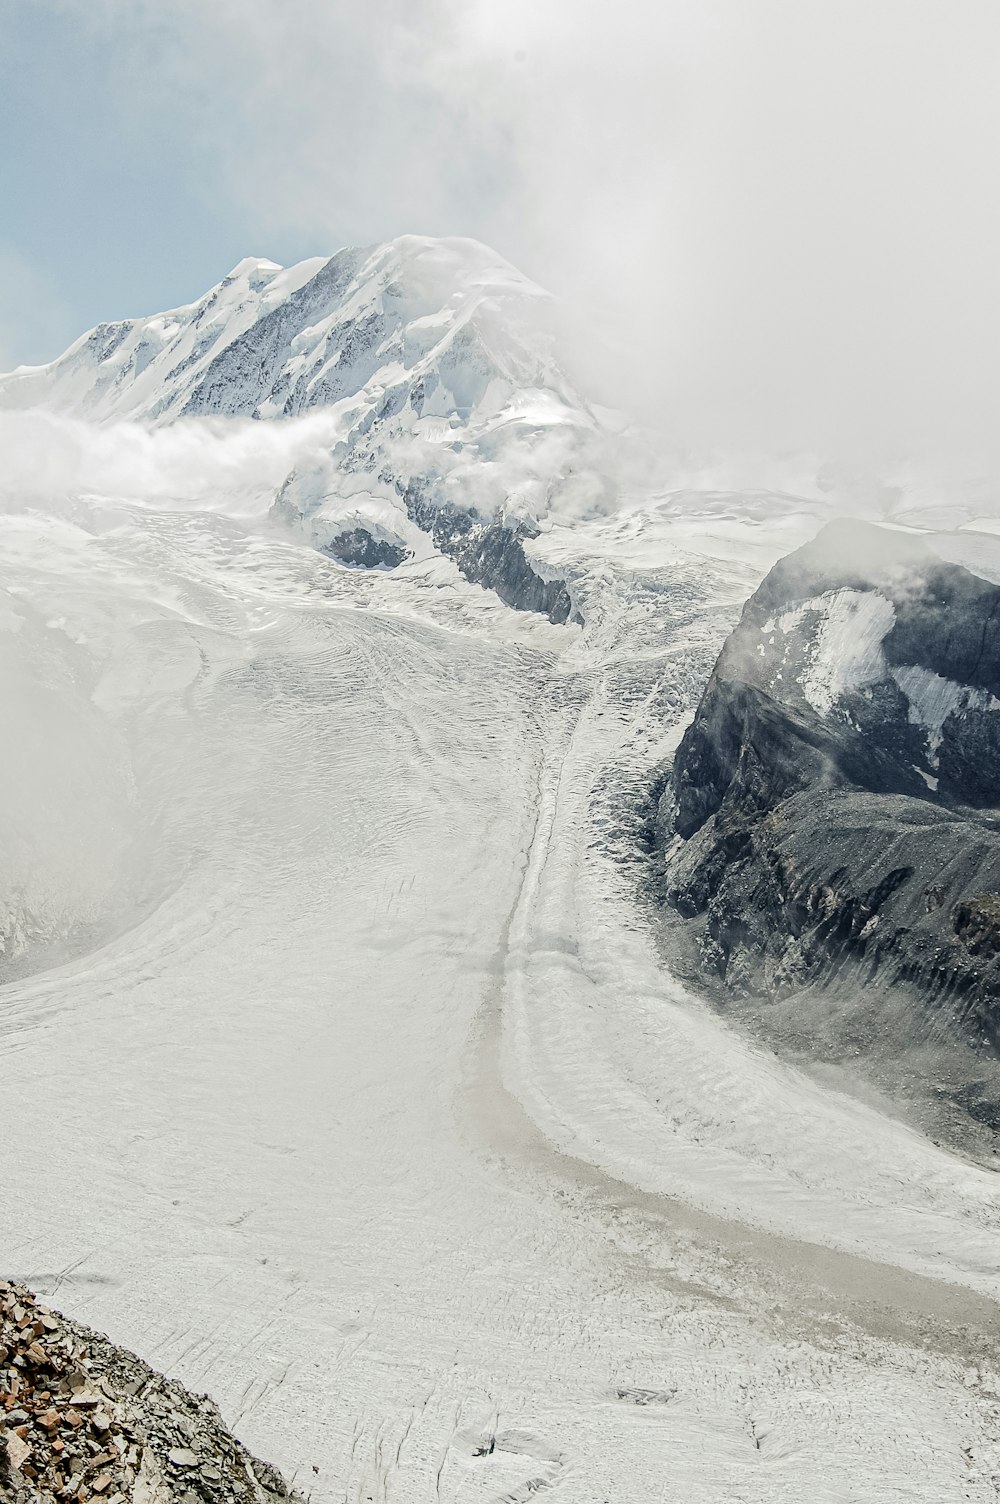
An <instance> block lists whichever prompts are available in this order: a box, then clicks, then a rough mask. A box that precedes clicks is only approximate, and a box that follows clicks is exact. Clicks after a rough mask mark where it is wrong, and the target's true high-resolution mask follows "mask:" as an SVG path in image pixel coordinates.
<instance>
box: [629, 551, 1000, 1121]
mask: <svg viewBox="0 0 1000 1504" xmlns="http://www.w3.org/2000/svg"><path fill="white" fill-rule="evenodd" d="M658 831H659V833H660V838H661V852H662V856H663V863H662V868H661V876H660V879H659V881H660V887H661V892H662V894H663V897H664V898H665V899H666V900H667V901H668V903H669V905H670V908H671V909H672V910H673V911H674V912H675V913H676V914H679V915H680V916H682V917H683V918H684V919H685V920H686V921H687V924H686V926H685V927H684V928H686V929H687V930H688V933H689V934H691V935H692V937H693V938H694V939H695V940H696V941H697V947H696V951H697V956H698V959H699V961H700V964H701V966H702V968H703V969H704V971H706V972H707V973H708V974H709V975H715V976H717V977H718V978H719V979H720V980H721V982H722V983H723V984H724V989H725V991H724V994H723V996H724V997H725V998H726V999H727V1006H728V1007H729V1008H731V1009H733V1010H735V1011H737V1012H739V1011H743V1012H745V1013H748V1014H751V1015H752V1016H753V1018H754V1020H755V1022H756V1023H757V1024H759V1025H760V1026H761V1027H762V1028H763V1030H764V1032H765V1033H766V1034H767V1035H768V1036H769V1037H770V1038H772V1039H777V1040H783V1041H785V1042H786V1043H788V1044H790V1045H791V1046H793V1047H797V1048H800V1049H802V1050H803V1051H804V1052H807V1053H809V1054H810V1055H814V1054H815V1053H816V1052H817V1051H818V1052H819V1053H820V1054H821V1055H823V1056H824V1057H825V1058H826V1059H827V1060H830V1061H837V1062H844V1061H847V1060H849V1061H850V1062H851V1063H852V1066H853V1065H857V1064H859V1063H860V1064H861V1065H862V1067H863V1068H865V1069H870V1070H872V1071H873V1072H874V1074H875V1076H876V1077H877V1078H878V1079H879V1080H880V1081H881V1082H882V1083H883V1084H889V1083H891V1084H892V1085H893V1087H894V1088H898V1087H899V1086H900V1085H902V1086H903V1088H904V1089H909V1087H912V1089H913V1091H914V1092H915V1093H916V1094H918V1095H919V1094H920V1093H921V1092H922V1091H923V1090H924V1089H925V1088H926V1086H927V1085H928V1084H930V1086H931V1089H932V1091H933V1093H934V1094H935V1095H936V1097H937V1098H938V1099H939V1100H941V1101H944V1102H947V1103H949V1104H952V1105H954V1106H957V1107H959V1108H961V1109H963V1110H964V1111H965V1112H966V1113H968V1114H969V1115H971V1117H972V1118H973V1119H976V1120H978V1121H979V1122H981V1123H982V1124H984V1125H987V1126H988V1127H989V1128H991V1129H997V1128H1000V1067H998V1054H1000V589H998V588H997V587H996V586H995V585H992V584H989V583H987V582H986V581H984V580H981V579H978V578H977V577H976V576H975V575H973V574H971V573H970V572H969V571H968V570H966V569H964V568H961V567H959V566H956V565H953V564H949V563H946V562H944V561H943V560H942V559H940V558H938V557H937V555H935V554H934V553H933V552H932V550H931V549H930V548H929V547H928V546H927V545H926V544H924V543H923V542H921V541H920V540H918V539H916V538H915V537H913V536H911V535H907V534H903V533H899V532H892V531H889V530H885V529H880V528H876V527H871V526H868V525H865V524H860V523H848V522H842V523H836V524H831V525H829V526H828V527H826V528H825V529H824V530H823V531H822V532H821V533H820V535H819V537H818V538H817V539H816V540H815V541H814V542H812V543H810V544H808V545H807V546H806V547H804V548H801V549H799V550H798V551H797V552H796V553H793V554H791V555H790V556H789V557H788V558H786V559H783V560H781V561H780V563H778V564H777V565H776V566H775V567H774V568H773V569H772V570H771V572H770V573H769V574H768V576H767V577H766V579H765V580H764V581H763V583H762V584H761V586H760V588H759V589H758V590H757V592H756V593H755V595H754V596H753V597H752V598H751V599H750V601H749V602H748V603H747V605H746V607H745V609H744V611H743V615H742V619H741V621H740V623H739V625H738V626H737V628H736V630H735V631H734V632H733V633H732V635H731V636H730V637H729V639H728V641H727V642H726V644H725V646H724V648H723V650H722V653H721V655H720V657H719V660H718V662H717V664H716V667H715V670H714V672H713V674H712V676H711V680H710V682H709V684H708V686H707V688H706V690H705V693H704V696H703V698H702V700H701V703H700V705H699V707H698V709H697V712H696V714H695V717H694V720H693V722H692V723H691V725H690V726H689V727H688V729H687V731H686V732H685V734H684V737H683V739H682V741H681V743H680V746H679V748H678V752H677V755H676V758H675V761H674V765H673V770H672V775H671V778H670V780H669V784H668V786H667V788H666V790H665V792H664V794H663V797H662V799H661V803H660V811H659V817H658Z"/></svg>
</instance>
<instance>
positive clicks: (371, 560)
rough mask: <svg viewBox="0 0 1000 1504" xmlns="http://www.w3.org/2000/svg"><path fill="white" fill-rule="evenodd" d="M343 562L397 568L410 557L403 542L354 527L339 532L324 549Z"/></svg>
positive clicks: (363, 567)
mask: <svg viewBox="0 0 1000 1504" xmlns="http://www.w3.org/2000/svg"><path fill="white" fill-rule="evenodd" d="M323 552H324V553H328V554H330V555H331V556H332V557H333V558H334V559H337V560H338V561H339V562H340V563H341V564H350V565H351V566H353V567H354V568H359V569H397V568H398V567H399V565H400V564H404V563H405V562H406V560H407V559H408V558H409V557H410V551H409V549H407V548H404V547H403V545H402V544H401V543H390V542H388V540H387V539H385V538H375V537H373V536H372V534H371V533H370V532H368V530H367V529H366V528H363V527H352V528H349V529H348V530H347V531H346V532H343V533H337V535H336V536H335V537H334V538H332V539H331V540H330V542H329V543H328V544H327V545H326V547H325V549H324V550H323Z"/></svg>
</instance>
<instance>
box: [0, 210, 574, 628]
mask: <svg viewBox="0 0 1000 1504" xmlns="http://www.w3.org/2000/svg"><path fill="white" fill-rule="evenodd" d="M553 327H554V314H553V304H552V300H551V299H550V298H549V296H548V295H547V294H546V293H545V292H543V291H542V289H540V288H538V287H537V286H535V284H533V283H532V282H530V281H529V280H528V279H527V278H525V277H523V276H522V275H521V274H520V273H519V272H517V271H516V270H515V268H514V267H512V266H511V265H510V264H509V263H508V262H506V261H504V260H503V259H502V258H501V257H499V256H497V255H496V254H495V253H494V252H492V251H490V250H489V249H488V248H487V247H485V246H483V245H481V244H479V243H478V242H476V241H473V240H463V239H445V240H434V239H427V238H423V237H419V236H403V237H401V238H400V239H399V240H396V241H392V242H390V243H388V244H386V245H381V246H374V247H367V248H361V249H358V248H348V249H345V250H342V251H339V252H337V254H336V255H334V256H331V257H329V258H323V257H319V258H313V259H311V260H308V261H303V262H301V263H299V264H298V265H297V266H293V267H288V268H283V267H280V266H277V265H276V264H275V263H274V262H271V261H262V260H255V259H252V258H251V259H247V260H245V261H242V262H240V264H239V265H238V266H237V267H235V268H234V269H233V271H232V272H230V274H229V275H228V276H227V277H225V278H224V279H223V281H222V282H220V283H219V284H218V286H216V287H214V288H212V289H211V290H210V291H209V292H208V293H206V294H205V296H204V297H202V298H200V299H198V300H197V302H195V303H192V304H189V305H187V306H185V307H182V308H176V309H172V310H170V311H169V312H167V313H162V314H156V315H153V316H150V317H145V318H135V319H124V320H120V321H117V322H114V323H106V324H100V325H98V326H97V328H95V329H92V330H91V331H90V332H89V333H88V334H85V335H84V336H83V337H82V338H81V339H79V340H77V341H76V343H75V344H74V345H72V346H71V347H70V349H69V350H67V351H66V353H65V354H64V355H62V356H60V357H59V358H58V359H57V360H55V361H53V362H51V363H50V364H49V365H46V366H36V367H21V368H20V369H18V370H17V371H14V372H12V373H10V374H9V375H6V376H0V407H6V408H12V407H14V408H18V407H42V408H49V409H51V410H55V411H59V412H63V413H69V414H75V415H78V416H82V417H86V418H87V419H88V420H91V421H97V422H114V421H121V420H132V421H139V422H142V423H148V424H154V425H163V424H167V423H173V422H177V421H179V420H185V419H194V420H197V419H206V418H208V419H216V420H218V419H233V418H244V419H245V418H253V419H256V420H260V421H268V422H273V421H287V420H289V419H294V418H303V417H306V416H309V415H312V416H313V417H321V418H322V434H321V436H320V437H319V438H317V437H315V436H313V437H311V438H310V439H309V441H308V442H304V446H303V454H302V459H301V462H297V463H296V464H295V467H294V469H293V470H292V472H291V473H290V475H289V476H288V479H287V480H286V482H285V484H284V485H283V486H282V487H281V489H280V492H279V494H278V496H277V498H276V500H275V506H274V517H275V519H276V520H277V521H279V522H281V523H283V524H285V525H288V526H291V527H293V528H294V529H296V530H297V531H299V532H300V533H301V534H302V535H304V536H305V537H306V538H307V539H308V540H309V541H310V542H312V543H313V544H315V546H317V547H319V548H321V549H323V550H324V551H325V552H327V553H329V554H330V555H331V556H332V557H333V558H335V559H337V560H339V561H340V562H341V563H343V564H345V565H347V566H350V567H354V568H375V569H393V568H398V567H400V566H401V565H403V564H405V563H406V561H407V560H409V559H411V558H414V557H425V556H426V555H427V554H428V552H431V553H433V552H438V553H443V554H445V555H447V556H448V557H450V558H451V559H453V560H454V562H455V563H456V564H457V566H458V568H459V569H460V570H461V571H462V573H463V574H464V575H465V576H466V577H467V578H468V579H469V580H471V581H473V582H475V583H479V584H482V585H483V586H485V587H487V588H490V589H493V590H495V591H496V592H497V593H498V594H499V596H500V597H501V599H503V600H504V601H505V602H507V604H509V605H511V606H515V607H518V608H523V609H527V610H532V611H541V612H544V613H545V614H546V615H548V616H549V617H550V618H551V619H552V620H553V621H557V622H561V621H565V620H567V619H568V618H569V616H570V615H571V611H572V607H571V603H570V599H569V593H568V589H567V585H566V582H565V581H564V580H561V579H560V580H552V579H549V578H547V577H546V575H545V572H544V571H543V570H542V569H541V568H540V566H539V565H538V564H537V562H536V561H535V560H534V559H533V558H532V556H531V548H530V545H531V540H532V539H533V538H534V537H537V536H538V533H539V530H540V527H541V526H543V525H544V518H545V516H546V514H547V513H548V511H549V510H550V509H551V508H552V507H553V506H555V505H557V504H558V500H559V492H560V488H561V487H562V486H564V485H566V484H572V482H573V477H574V476H578V475H579V473H580V471H581V469H586V467H587V466H588V465H589V464H590V463H592V458H593V454H594V453H595V452H596V448H597V447H598V446H599V444H600V437H601V436H600V429H599V425H598V423H597V421H596V419H595V417H594V415H593V413H592V412H591V410H590V408H589V407H588V406H587V404H586V403H585V402H584V401H583V399H582V398H581V397H580V395H579V394H578V393H577V391H576V390H575V388H574V387H573V385H572V383H571V382H570V380H569V379H568V378H567V376H566V375H565V373H564V372H563V371H562V369H561V367H560V365H559V362H558V359H557V356H556V353H555V337H554V333H553Z"/></svg>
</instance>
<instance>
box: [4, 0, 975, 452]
mask: <svg viewBox="0 0 1000 1504" xmlns="http://www.w3.org/2000/svg"><path fill="white" fill-rule="evenodd" d="M998 59H1000V6H998V5H997V4H996V0H949V3H944V0H658V3H651V0H614V3H611V0H600V3H596V0H531V3H528V0H405V3H403V0H370V3H369V4H368V5H366V6H362V5H360V4H358V3H357V0H353V3H351V4H345V3H342V0H325V3H318V0H0V173H2V175H0V192H2V199H0V202H2V204H3V208H4V215H3V220H2V222H0V364H5V365H6V364H11V363H14V362H15V361H17V360H29V361H30V360H41V359H46V358H49V357H51V356H52V355H54V354H55V353H57V352H58V350H60V349H61V348H62V347H63V346H65V345H66V344H67V343H68V342H69V341H70V340H71V339H72V338H73V337H75V335H76V334H78V333H79V332H81V331H82V330H83V329H84V328H85V327H87V326H89V325H90V324H93V323H94V322H96V321H97V320H98V319H100V318H106V317H114V316H122V315H126V314H131V313H143V312H151V311H153V310H155V309H159V308H163V307H166V306H169V305H171V304H174V303H177V302H182V301H187V300H189V299H191V298H193V297H195V296H197V295H198V294H200V293H201V292H202V291H204V290H205V288H207V287H208V286H209V285H211V284H212V283H213V282H215V281H217V280H218V279H219V278H220V277H221V276H222V275H223V274H224V273H225V272H226V271H227V270H228V269H229V267H230V266H231V265H232V264H233V263H235V262H236V261H237V260H238V259H240V257H242V256H244V255H247V254H255V255H267V256H271V257H273V258H274V259H276V260H279V261H289V260H292V259H297V258H299V257H301V256H304V255H310V254H316V253H319V252H323V251H332V250H334V249H336V248H337V247H338V246H340V245H342V244H344V243H347V242H352V241H359V242H371V241H375V240H379V239H383V238H387V237H390V236H393V235H397V234H400V233H403V232H406V231H417V232H421V233H427V234H469V235H474V236H477V237H479V238H480V239H483V240H486V241H488V242H490V243H491V244H493V245H494V246H495V247H496V248H497V249H498V250H500V251H501V252H503V253H504V254H505V255H506V256H508V257H509V258H510V259H511V260H513V261H514V262H516V263H517V264H518V265H520V266H521V267H522V268H523V269H524V270H525V271H527V272H528V273H529V274H531V275H532V276H534V277H536V278H537V279H538V280H539V281H541V282H543V283H545V284H546V285H548V286H549V287H551V288H552V289H553V290H554V291H556V292H557V293H560V294H562V295H563V296H565V297H566V298H568V299H569V300H571V302H572V303H573V305H574V306H575V307H577V308H578V309H580V310H585V311H586V312H585V315H584V314H583V313H581V319H582V318H584V317H585V318H586V321H587V323H588V325H589V324H591V323H594V322H596V321H597V320H598V319H599V320H600V321H601V323H602V324H603V326H604V330H605V334H606V335H607V334H608V333H609V332H610V335H611V337H612V338H613V341H614V344H615V347H616V350H617V356H616V364H615V368H614V379H615V389H616V392H617V393H618V395H619V397H620V398H621V400H627V401H634V402H641V403H642V404H644V406H645V409H646V412H647V415H649V416H653V417H655V418H656V419H657V420H658V421H660V422H662V423H663V424H664V426H665V427H667V428H668V430H670V431H671V432H673V433H675V434H677V435H678V436H679V437H680V438H681V439H682V441H688V440H691V441H693V442H701V443H707V444H710V445H719V446H724V447H725V446H729V447H731V446H740V445H751V446H754V447H757V448H775V447H778V448H783V449H784V448H794V447H803V446H809V447H813V448H816V449H817V450H818V451H820V452H822V453H824V454H831V455H844V456H848V457H851V456H864V455H866V454H868V453H874V454H876V455H879V456H885V455H890V456H892V455H897V454H909V453H914V454H917V455H920V456H930V457H931V458H933V459H934V460H935V461H937V462H941V461H944V462H950V461H954V463H956V464H961V465H962V466H963V467H964V468H965V469H968V468H969V467H970V466H972V467H975V466H980V467H982V468H983V469H984V470H988V471H989V473H990V474H993V473H997V474H1000V441H998V438H997V435H996V433H995V430H996V428H997V423H996V411H997V405H998V398H1000V379H998V373H997V365H998V353H997V352H998V349H1000V297H998V292H1000V287H998V284H1000V188H998V183H997V175H998V169H997V162H998V157H1000V153H998V147H1000V87H998V85H1000V61H998Z"/></svg>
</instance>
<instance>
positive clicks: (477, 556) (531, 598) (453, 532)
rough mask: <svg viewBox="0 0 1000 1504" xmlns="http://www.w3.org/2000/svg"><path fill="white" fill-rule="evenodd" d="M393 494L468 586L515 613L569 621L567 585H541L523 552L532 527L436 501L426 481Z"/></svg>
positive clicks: (522, 521) (412, 483) (545, 582)
mask: <svg viewBox="0 0 1000 1504" xmlns="http://www.w3.org/2000/svg"><path fill="white" fill-rule="evenodd" d="M398 489H399V492H400V494H401V496H402V497H403V500H404V502H405V504H406V512H407V516H408V517H409V518H410V520H411V521H412V522H415V523H416V525H417V526H418V527H419V528H422V529H423V531H424V532H427V533H430V535H431V537H432V538H433V540H434V543H435V545H436V547H438V548H439V549H440V550H441V552H442V553H443V554H447V555H448V556H449V557H450V558H452V559H454V561H455V563H456V564H457V565H458V567H459V569H460V570H461V571H462V574H463V575H464V576H465V578H466V579H467V580H469V581H470V582H471V583H472V584H474V585H482V586H483V587H484V588H485V589H487V590H495V591H496V593H497V595H498V596H499V597H500V599H501V600H502V601H503V602H504V604H505V605H507V606H512V607H513V608H514V609H515V610H516V611H539V612H541V613H542V614H543V615H544V616H547V617H548V618H549V620H550V621H551V622H555V623H559V624H561V623H563V622H566V621H569V620H570V618H571V616H572V615H573V607H572V602H571V600H570V595H569V589H568V587H567V583H566V581H565V580H562V579H555V580H546V579H543V578H542V576H541V575H540V574H539V573H538V572H537V570H536V569H535V568H534V567H533V565H532V563H531V561H530V560H529V558H528V556H527V554H526V553H525V551H524V545H525V543H526V542H527V541H528V540H529V539H530V538H537V537H538V528H537V526H535V525H534V524H533V523H531V522H529V521H526V520H525V519H517V520H508V519H507V518H506V517H503V516H497V517H483V516H481V515H480V514H479V513H478V512H476V511H475V510H473V509H469V510H466V509H464V508H460V507H456V506H454V505H452V504H451V503H449V502H444V501H440V500H438V499H436V497H435V492H434V488H433V485H432V484H431V483H429V482H428V481H426V480H417V481H410V482H409V483H407V484H405V485H404V484H402V483H400V484H399V486H398Z"/></svg>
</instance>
